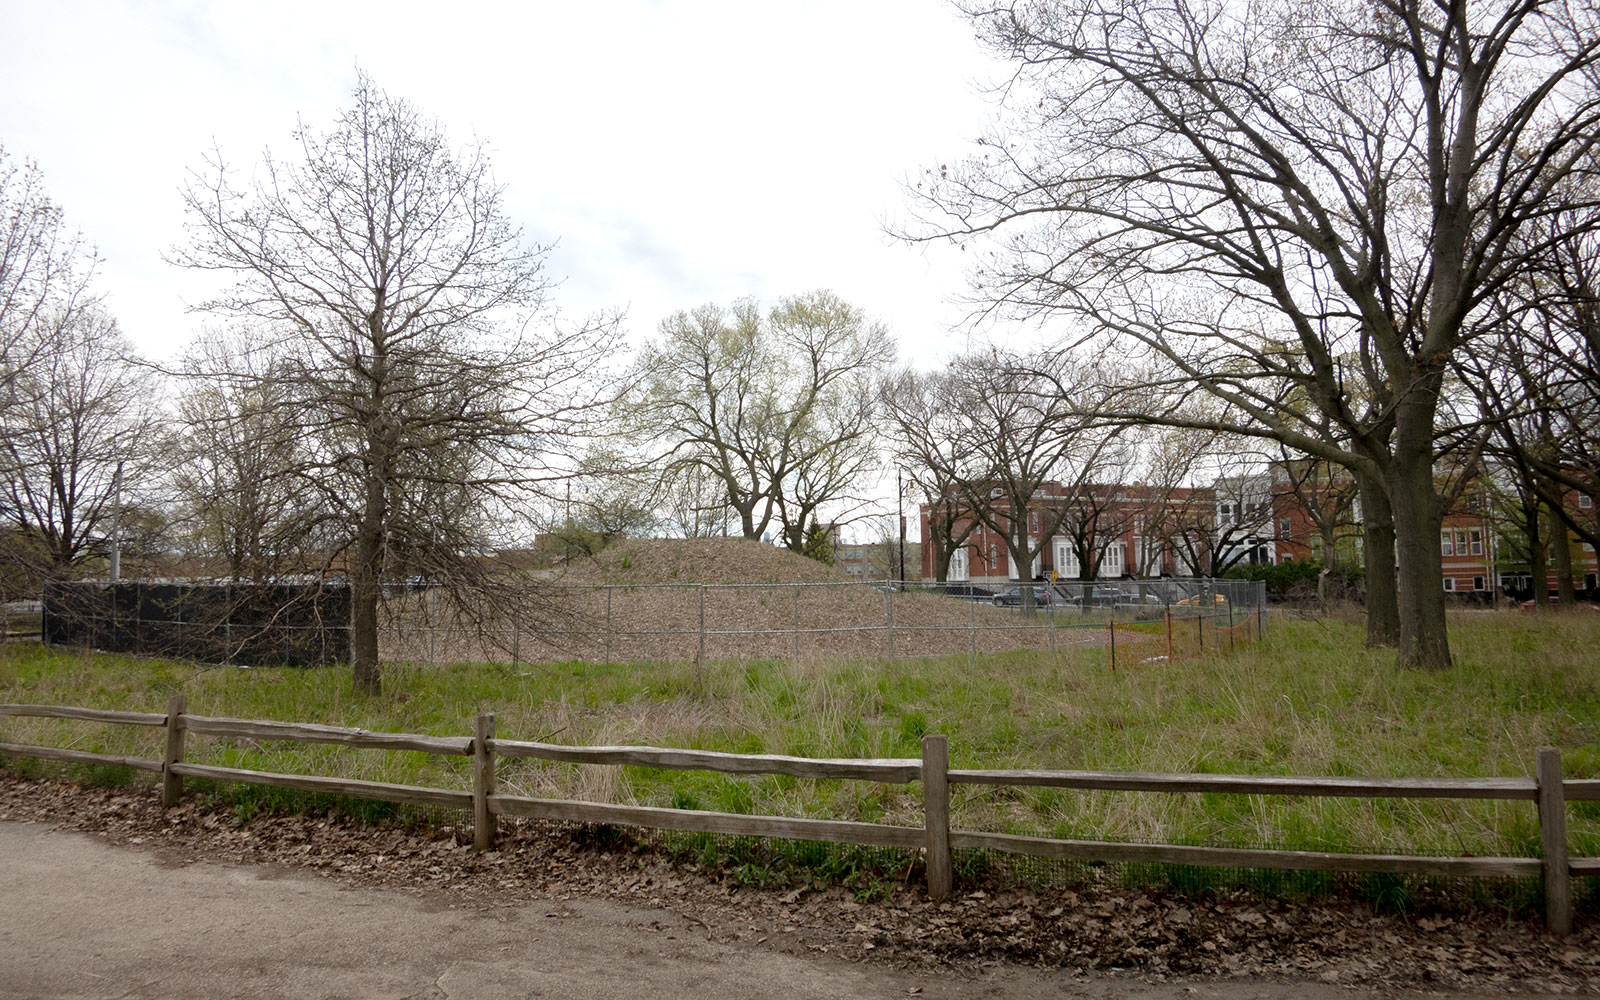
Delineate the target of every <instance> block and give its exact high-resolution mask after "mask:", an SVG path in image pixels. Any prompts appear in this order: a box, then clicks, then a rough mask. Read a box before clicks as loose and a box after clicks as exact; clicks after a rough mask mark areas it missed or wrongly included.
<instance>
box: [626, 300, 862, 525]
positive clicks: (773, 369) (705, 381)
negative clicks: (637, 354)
mask: <svg viewBox="0 0 1600 1000" xmlns="http://www.w3.org/2000/svg"><path fill="white" fill-rule="evenodd" d="M893 359H894V344H893V341H892V340H891V339H890V337H889V335H888V332H887V331H886V330H885V329H884V328H883V327H882V326H881V325H880V324H877V323H874V322H871V321H869V320H868V319H867V317H866V316H865V315H864V314H863V313H862V312H861V311H860V310H859V309H857V308H855V307H854V306H852V305H850V304H849V303H847V302H844V301H843V300H842V299H840V298H839V297H838V296H836V295H834V294H833V293H831V292H823V291H819V292H812V293H809V294H807V295H801V296H795V297H792V298H787V299H784V300H782V301H781V302H779V303H778V305H777V306H776V307H774V308H773V310H772V311H771V313H770V314H768V315H767V316H765V317H763V316H762V315H761V312H760V310H759V308H758V307H757V305H756V303H755V302H753V301H751V300H748V299H746V300H741V301H739V302H736V303H734V305H733V307H732V308H731V309H727V310H725V309H723V308H722V307H720V306H716V305H704V306H701V307H699V308H698V309H695V310H693V311H692V312H680V313H677V314H676V315H673V316H671V317H668V318H667V319H666V320H664V321H663V322H662V324H661V334H660V337H659V338H658V339H657V340H655V341H654V342H652V343H651V344H650V345H649V346H648V347H647V348H646V349H645V351H644V355H643V357H642V359H641V361H640V364H639V376H640V383H641V389H640V392H639V399H638V400H637V403H636V405H635V407H634V411H635V418H636V419H637V421H638V422H639V426H640V427H641V428H642V430H643V431H644V432H645V433H648V434H649V435H650V436H651V438H652V439H653V440H655V441H658V442H660V443H661V445H662V447H663V449H664V450H665V451H666V452H667V453H668V455H669V466H668V469H669V473H671V474H672V475H674V476H680V475H683V474H684V473H685V472H686V471H687V470H689V469H699V470H703V472H704V474H705V475H707V476H709V477H711V478H712V479H714V480H716V481H717V482H718V483H720V484H721V490H722V494H723V502H724V503H725V504H726V506H727V507H728V508H730V509H731V510H732V511H733V512H734V513H735V515H737V518H738V523H739V530H740V532H741V534H743V536H744V537H745V538H761V537H762V536H763V535H764V534H766V533H767V531H768V529H769V528H770V527H772V526H773V524H774V522H776V524H777V527H778V528H779V530H780V532H781V534H782V536H783V539H784V543H785V544H786V545H787V546H788V547H789V548H790V549H791V550H793V551H795V552H804V551H805V550H806V548H807V545H808V542H807V538H808V534H809V533H810V532H811V530H812V529H813V527H814V526H815V525H816V524H817V523H818V516H819V512H820V511H821V510H822V509H823V508H825V507H830V508H843V511H844V512H846V513H847V512H849V511H851V510H854V509H858V508H860V507H861V506H863V504H864V500H863V499H862V498H861V497H859V496H857V495H856V494H855V492H854V491H855V490H856V488H857V487H858V486H859V485H861V484H862V483H863V482H864V481H865V480H866V479H867V478H868V476H869V475H870V474H871V473H872V472H874V471H875V464H876V460H877V454H878V453H877V442H876V439H875V436H874V435H875V432H876V430H877V428H876V425H875V420H874V417H875V413H876V405H877V395H876V392H875V380H876V377H877V374H878V372H879V371H880V370H882V369H883V368H884V367H886V366H887V365H888V364H890V363H891V362H892V361H893ZM833 513H834V515H835V516H834V519H835V520H838V519H839V516H840V511H838V510H835V511H834V512H833Z"/></svg>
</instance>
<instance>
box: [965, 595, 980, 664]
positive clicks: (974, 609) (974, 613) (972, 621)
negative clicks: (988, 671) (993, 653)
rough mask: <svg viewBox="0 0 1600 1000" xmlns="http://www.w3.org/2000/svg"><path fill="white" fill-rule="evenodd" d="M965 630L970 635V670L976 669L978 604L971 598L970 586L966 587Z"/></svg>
mask: <svg viewBox="0 0 1600 1000" xmlns="http://www.w3.org/2000/svg"><path fill="white" fill-rule="evenodd" d="M967 611H968V616H967V630H968V632H969V633H970V634H971V635H972V669H973V670H977V669H978V602H977V601H976V600H974V599H973V597H972V586H971V584H968V585H967Z"/></svg>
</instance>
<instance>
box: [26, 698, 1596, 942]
mask: <svg viewBox="0 0 1600 1000" xmlns="http://www.w3.org/2000/svg"><path fill="white" fill-rule="evenodd" d="M0 716H29V717H35V718H55V719H76V720H83V721H89V722H100V723H114V724H122V725H133V726H154V727H162V728H164V729H165V731H166V752H165V754H164V759H162V760H150V759H146V758H137V757H124V756H117V755H112V754H102V753H90V752H87V751H82V750H70V749H62V748H57V747H44V746H27V745H21V744H14V743H0V753H3V754H7V755H11V756H17V757H32V758H38V759H42V760H55V761H66V762H71V763H81V764H110V765H118V766H122V767H130V768H134V769H137V770H142V771H149V772H152V773H154V774H158V775H160V776H161V804H162V805H163V806H164V807H170V806H172V805H175V804H176V803H177V802H178V799H179V797H180V796H181V795H182V792H183V779H184V778H186V777H187V778H209V779H213V780H217V781H238V782H247V783H251V784H258V785H270V786H273V787H277V788H290V789H298V790H302V791H309V792H324V793H330V794H336V795H348V796H354V797H358V798H368V799H379V800H382V801H386V802H401V803H412V804H416V805H423V806H444V807H449V808H457V809H464V810H470V811H471V812H472V816H473V847H474V848H475V849H477V850H488V849H490V848H492V847H493V846H494V842H495V832H496V831H495V826H496V820H497V818H498V817H500V816H523V817H529V818H533V819H544V820H562V821H569V822H580V823H600V824H610V825H616V826H636V827H647V828H651V829H661V830H684V831H692V832H703V833H713V834H728V835H736V836H753V837H778V838H785V839H791V840H811V841H822V842H827V843H834V844H858V845H864V846H869V847H899V848H907V849H911V850H921V851H923V852H924V856H925V859H926V865H927V880H928V893H929V895H930V896H932V897H933V898H935V899H942V898H945V897H948V896H949V895H950V893H951V891H952V882H953V877H952V870H951V852H952V851H954V850H958V849H983V850H990V851H1001V852H1005V853H1010V854H1023V855H1031V856H1035V857H1043V858H1057V859H1067V860H1075V861H1097V862H1147V863H1159V864H1172V865H1195V866H1214V867H1227V868H1278V869H1291V870H1301V871H1329V872H1381V873H1390V874H1404V875H1442V876H1456V877H1461V876H1469V877H1505V876H1515V877H1524V878H1527V877H1542V878H1543V883H1544V898H1545V917H1546V923H1547V926H1548V927H1549V929H1550V930H1551V931H1552V932H1553V933H1556V934H1566V933H1569V932H1570V930H1571V927H1572V879H1573V878H1574V877H1600V858H1569V857H1568V855H1567V809H1566V804H1567V803H1568V802H1578V801H1589V802H1593V801H1600V780H1596V779H1582V780H1564V779H1563V777H1562V773H1561V755H1560V753H1559V752H1558V751H1556V750H1554V749H1551V748H1548V747H1546V748H1543V749H1540V750H1539V751H1538V755H1537V759H1536V764H1535V777H1533V778H1345V777H1339V778H1319V777H1289V776H1280V775H1231V774H1148V773H1140V772H1117V771H1036V770H966V769H955V768H951V767H950V766H949V757H948V752H949V751H948V744H947V741H946V738H945V737H944V736H938V735H930V736H926V737H924V738H923V741H922V757H921V758H920V759H918V758H891V759H876V760H872V759H839V758H833V759H828V758H807V757H787V756H780V755H775V754H736V753H720V752H715V751H709V750H680V749H668V748H662V747H649V746H592V747H583V746H566V745H562V744H555V743H536V742H529V741H524V740H507V739H500V738H498V737H497V736H496V735H495V717H494V715H493V714H482V715H479V716H477V718H476V719H475V721H474V732H473V735H472V736H460V737H441V736H423V735H417V734H412V733H383V732H372V731H370V730H365V729H350V728H344V727H340V726H323V725H313V724H308V723H300V722H273V721H266V720H251V719H230V718H213V717H209V716H202V715H189V714H187V712H186V711H185V701H184V696H183V695H181V694H176V695H173V696H172V697H171V699H170V701H169V702H168V704H167V711H166V713H165V714H161V713H150V712H122V711H107V710H103V709H92V708H75V707H69V706H60V705H14V704H0ZM189 733H197V734H202V735H206V736H221V737H233V738H240V739H253V740H289V741H298V742H302V743H335V744H341V745H344V746H349V747H359V748H370V749H381V750H414V751H420V752H422V753H430V754H449V755H455V756H461V757H471V758H472V790H471V791H460V790H450V789H442V788H429V787H422V786H416V785H401V784H394V783H390V782H381V781H361V780H354V779H346V778H328V777H319V776H315V775H303V774H276V773H271V772H265V771H251V770H245V769H243V768H236V767H216V766H212V765H207V764H191V763H187V762H185V761H184V743H185V738H186V736H187V735H188V734H189ZM501 757H512V758H516V757H522V758H533V759H537V760H546V761H558V762H565V763H574V764H613V765H634V766H639V767H654V768H668V769H677V770H704V771H717V772H722V773H726V774H783V775H789V776H792V777H797V778H824V779H826V778H834V779H850V780H858V781H877V782H883V783H887V784H909V783H910V782H913V781H921V783H922V795H923V814H924V824H923V826H921V827H907V826H890V825H885V824H881V823H862V822H855V821H843V820H822V819H806V818H790V817H777V816H755V815H745V814H738V813H719V812H707V811H701V810H689V809H668V808H659V807H653V806H630V805H615V804H611V803H600V802H581V801H571V800H563V799H539V798H528V797H524V796H517V795H502V794H500V793H499V792H498V791H497V790H496V786H495V764H496V760H497V759H498V758H501ZM960 784H971V785H1026V786H1034V787H1047V788H1068V789H1095V790H1117V791H1138V792H1169V793H1170V792H1212V793H1226V794H1235V795H1302V796H1325V797H1327V796H1337V797H1358V798H1409V799H1430V798H1447V799H1501V800H1513V801H1518V800H1520V801H1528V802H1532V803H1535V805H1536V808H1537V810H1538V818H1539V827H1540V835H1541V844H1542V852H1541V854H1542V857H1539V858H1493V857H1425V856H1414V855H1378V854H1333V853H1323V852H1316V851H1277V850H1256V849H1239V848H1225V847H1193V846H1183V845H1173V844H1131V843H1111V842H1105V841H1094V840H1057V839H1051V838H1044V837H1026V836H1017V835H1013V834H1001V833H978V832H972V831H966V830H955V829H952V828H951V826H950V787H951V786H952V785H960Z"/></svg>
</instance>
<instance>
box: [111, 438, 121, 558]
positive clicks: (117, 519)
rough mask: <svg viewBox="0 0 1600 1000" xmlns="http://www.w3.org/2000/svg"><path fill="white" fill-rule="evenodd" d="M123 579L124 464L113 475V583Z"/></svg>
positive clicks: (118, 464)
mask: <svg viewBox="0 0 1600 1000" xmlns="http://www.w3.org/2000/svg"><path fill="white" fill-rule="evenodd" d="M121 577H122V463H121V462H118V463H117V471H116V472H114V473H112V474H111V582H112V583H116V582H117V580H119V579H121Z"/></svg>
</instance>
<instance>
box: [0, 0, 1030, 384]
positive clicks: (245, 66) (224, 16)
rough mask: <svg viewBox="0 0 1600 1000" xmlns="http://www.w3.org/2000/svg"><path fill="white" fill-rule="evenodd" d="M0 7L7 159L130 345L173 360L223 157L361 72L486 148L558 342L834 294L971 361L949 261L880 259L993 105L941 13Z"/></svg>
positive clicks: (987, 79)
mask: <svg viewBox="0 0 1600 1000" xmlns="http://www.w3.org/2000/svg"><path fill="white" fill-rule="evenodd" d="M446 9H447V7H446V5H442V4H437V3H431V4H422V3H399V2H385V3H364V2H359V3H358V2H341V0H322V2H320V3H305V2H274V3H271V4H265V3H243V2H238V3H235V2H229V3H198V2H196V3H183V2H140V3H132V2H112V0H105V2H87V0H50V2H40V0H0V24H4V25H5V30H6V34H7V35H8V42H9V44H8V45H7V46H6V58H5V59H4V60H3V61H0V144H3V145H4V146H5V148H6V150H7V152H8V154H9V155H12V156H16V157H18V158H22V157H26V158H30V159H32V160H34V161H36V162H37V163H38V165H39V167H40V168H41V170H42V171H43V174H44V182H45V186H46V188H47V190H48V191H49V193H50V195H51V197H52V198H53V199H54V200H55V201H56V202H58V203H59V204H60V205H61V206H62V207H63V209H64V211H65V213H66V220H67V224H68V227H69V228H71V229H77V230H81V231H82V233H83V234H84V235H85V236H86V237H87V238H88V239H89V240H90V241H91V242H93V243H94V244H96V245H97V246H98V248H99V250H100V253H101V255H102V256H103V257H104V264H103V266H102V269H101V272H100V280H99V282H98V286H99V288H100V290H101V291H102V292H104V293H105V295H106V297H107V299H108V302H109V305H110V308H111V310H112V311H113V312H114V313H115V315H116V316H117V317H118V319H119V321H120V323H121V325H122V327H123V329H124V331H125V332H126V333H127V334H128V335H129V336H130V337H131V338H132V340H133V341H134V343H135V344H136V345H138V347H139V348H140V349H141V350H142V351H143V352H145V353H146V354H147V356H150V357H152V358H154V359H157V360H161V359H166V358H169V357H171V356H172V355H174V354H175V353H176V352H178V351H179V350H181V349H182V347H183V346H184V345H185V344H187V343H188V342H189V341H190V340H191V339H192V338H193V337H194V336H195V335H196V333H197V331H198V330H199V328H200V325H201V324H202V323H203V322H204V321H205V317H204V316H202V315H199V314H196V313H194V312H192V311H190V310H189V309H188V305H189V304H190V303H194V302H198V301H200V300H201V299H202V298H203V297H204V295H205V293H206V291H207V288H208V286H207V285H206V284H205V280H206V279H205V278H204V277H203V276H200V275H196V274H194V273H191V272H185V271H182V270H181V269H179V268H177V267H175V266H172V265H169V264H167V263H165V262H164V260H163V254H164V253H165V252H167V251H169V250H170V249H171V248H173V247H175V246H179V245H182V244H183V242H184V240H185V233H184V217H183V209H182V202H181V198H180V189H181V187H182V185H183V184H184V183H185V180H186V178H187V177H188V176H189V175H190V172H191V171H194V170H198V169H201V168H202V167H203V163H204V157H205V155H206V154H207V152H208V151H209V150H211V149H212V148H213V146H215V147H216V148H219V149H220V150H221V152H222V155H223V156H224V157H225V158H226V159H227V160H228V161H229V162H230V163H232V164H235V165H237V166H238V167H240V168H241V169H248V168H252V167H254V166H255V165H257V164H259V163H260V162H261V159H262V153H263V151H264V150H265V149H268V148H270V149H272V150H273V151H274V152H275V154H277V155H278V156H280V157H283V156H287V155H290V154H292V152H293V149H292V133H293V131H294V129H295V127H296V124H297V122H299V121H304V122H305V123H306V124H308V125H311V126H314V127H324V126H327V125H329V124H330V123H331V122H332V120H333V117H334V115H335V113H336V112H337V111H338V110H339V109H340V108H342V107H344V106H346V105H347V104H348V103H349V100H350V93H351V91H352V89H353V88H354V86H355V82H356V76H357V72H358V69H359V70H360V71H364V72H366V73H367V74H368V75H369V76H370V77H371V78H372V80H373V82H374V83H375V84H376V85H377V86H379V87H381V88H383V89H385V90H387V91H388V92H389V93H390V94H391V95H394V96H398V97H403V98H405V99H406V100H408V101H410V102H412V103H413V104H415V105H416V106H418V107H419V108H420V109H422V110H423V111H424V112H426V113H428V114H430V115H432V116H434V117H436V118H437V119H439V121H440V122H441V123H443V124H444V126H445V128H446V130H447V132H448V134H449V136H450V138H451V140H452V142H454V143H455V144H457V145H465V144H467V143H470V142H473V141H475V140H481V141H483V142H485V143H486V144H487V145H488V147H489V149H490V150H491V152H492V157H493V164H494V173H495V176H496V179H497V180H498V181H499V182H500V183H501V184H503V185H504V186H505V188H506V198H507V206H508V209H509V211H510V213H511V214H512V216H513V219H514V221H515V222H517V223H519V224H520V225H521V226H522V227H523V228H524V230H525V233H526V235H527V237H528V238H529V239H530V240H533V241H537V242H540V243H553V244H554V245H555V248H554V250H553V251H552V253H551V255H550V258H549V267H550V271H551V273H552V274H553V275H555V276H557V277H558V278H560V279H561V282H562V283H561V285H560V287H559V288H558V289H557V290H556V291H555V295H554V298H555V305H556V306H557V307H558V308H559V309H560V310H561V311H562V313H563V314H564V315H565V316H567V317H569V318H576V317H581V316H585V315H588V314H591V313H594V312H596V311H601V310H612V309H619V308H620V309H625V310H626V312H627V320H626V324H625V327H626V329H627V330H628V332H629V336H630V338H631V339H632V340H633V341H634V342H636V343H637V342H638V340H639V339H640V338H642V337H644V336H647V335H649V334H652V333H653V332H654V331H655V329H656V327H657V325H658V324H659V323H660V321H661V319H662V318H663V317H664V316H666V315H669V314H670V313H672V312H674V311H676V310H678V309H688V308H693V307H694V306H696V305H699V304H702V303H705V302H718V303H728V302H731V301H732V300H734V299H736V298H739V297H742V296H755V297H756V298H758V299H760V300H761V301H762V302H763V303H765V304H767V305H770V304H772V303H773V302H775V301H776V300H777V299H778V298H779V297H781V296H784V295H791V294H796V293H800V292H803V291H808V290H811V289H815V288H830V289H832V290H834V291H835V292H837V293H839V294H840V295H841V296H843V297H844V298H845V299H846V300H848V301H850V302H852V303H854V304H856V305H858V306H860V307H862V308H863V309H865V310H866V311H867V312H868V313H869V314H871V315H873V316H874V317H876V318H878V319H880V320H882V321H883V322H884V323H885V324H886V325H887V326H888V327H889V328H890V330H891V331H892V332H893V333H894V334H895V335H896V336H897V337H898V339H899V341H900V344H901V356H902V358H903V359H905V360H908V361H910V362H912V363H914V364H917V365H918V366H919V367H929V366H932V365H935V364H937V363H938V362H939V361H940V360H942V359H943V358H945V357H947V356H949V355H950V354H953V353H955V352H958V351H961V350H963V349H965V348H966V347H967V346H968V344H969V343H970V339H971V338H972V337H973V336H974V335H973V334H972V333H971V332H970V331H969V330H968V329H967V328H966V327H965V326H964V324H963V323H962V319H963V317H964V316H965V315H966V312H967V310H966V307H964V306H962V305H961V304H960V303H959V302H958V301H956V297H958V296H959V295H960V294H961V292H962V291H963V290H964V288H965V281H964V272H963V255H962V254H961V253H959V252H958V251H957V250H955V249H954V248H951V247H947V246H943V245H917V246H912V245H907V244H906V243H904V242H901V241H897V240H895V239H893V238H891V237H890V236H888V235H886V234H885V227H886V226H892V225H894V224H895V223H896V222H897V221H900V220H904V219H905V217H906V216H907V214H908V210H909V202H908V199H907V197H906V194H905V187H904V185H905V183H906V181H907V179H908V178H913V177H914V176H915V175H916V174H917V173H918V172H919V171H921V170H923V169H926V168H928V167H934V166H937V164H938V163H940V162H947V161H948V160H950V159H952V158H955V157H958V156H960V155H962V154H963V153H965V152H966V151H967V150H969V149H970V148H971V141H972V140H973V139H974V138H976V137H977V136H978V135H980V134H981V133H982V132H983V131H984V125H985V123H986V122H987V121H988V120H989V119H990V117H991V115H992V97H991V96H989V93H988V85H990V84H992V83H993V82H995V81H997V80H1000V79H1003V77H1004V72H1005V71H1004V68H1003V67H1002V66H1000V65H999V64H997V63H994V62H991V61H990V60H989V59H988V58H987V56H986V54H985V53H984V52H983V51H982V50H981V49H980V48H979V46H978V44H977V43H976V42H975V41H974V40H973V38H972V31H971V29H970V26H969V25H967V24H966V23H965V22H964V21H963V20H961V19H960V18H959V17H958V15H957V14H956V13H955V12H954V11H953V10H952V9H950V8H949V7H948V6H947V5H946V4H943V3H940V2H937V0H865V2H864V0H855V2H832V0H827V2H802V0H790V2H784V3H759V2H748V0H746V2H736V3H710V2H694V3H689V2H677V3H650V2H643V0H623V2H612V3H603V2H595V3H579V4H573V3H560V4H556V3H547V2H537V0H535V2H524V3H508V4H492V3H458V4H455V5H450V6H449V7H448V11H449V13H448V14H446V13H445V11H446Z"/></svg>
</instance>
